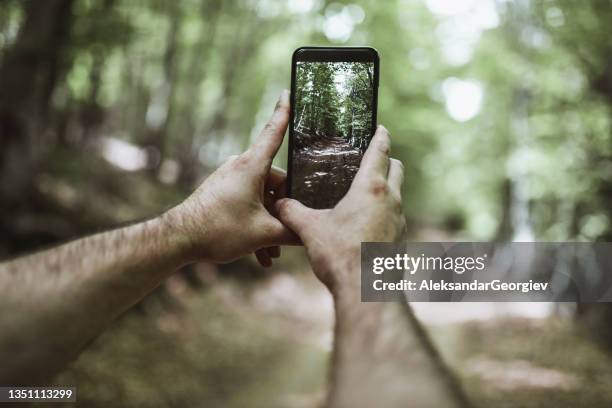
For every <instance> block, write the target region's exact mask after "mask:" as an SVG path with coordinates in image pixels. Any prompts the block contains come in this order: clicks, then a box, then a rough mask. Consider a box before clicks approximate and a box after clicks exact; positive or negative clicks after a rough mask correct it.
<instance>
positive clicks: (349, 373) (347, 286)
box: [277, 127, 467, 408]
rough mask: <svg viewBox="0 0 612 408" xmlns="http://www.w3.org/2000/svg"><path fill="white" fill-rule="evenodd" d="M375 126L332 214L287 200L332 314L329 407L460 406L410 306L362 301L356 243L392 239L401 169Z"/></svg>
mask: <svg viewBox="0 0 612 408" xmlns="http://www.w3.org/2000/svg"><path fill="white" fill-rule="evenodd" d="M389 145H390V140H389V135H388V133H387V131H386V130H385V129H384V128H382V127H379V129H378V130H377V132H376V135H375V136H374V138H373V139H372V143H371V145H370V147H369V149H368V151H367V152H366V154H365V155H364V158H363V161H362V164H361V168H360V170H359V173H358V174H357V176H356V177H355V180H354V181H353V184H352V185H351V189H350V190H349V192H348V193H347V195H346V197H345V198H344V199H342V201H341V202H340V203H338V205H337V206H336V207H335V208H334V209H331V210H313V209H310V208H306V207H304V206H303V205H301V204H300V203H299V202H297V201H294V200H290V199H284V200H281V201H279V202H278V203H277V207H278V209H279V215H280V217H281V220H283V222H285V224H287V225H288V226H289V227H290V228H291V229H292V230H293V231H295V233H296V234H298V235H299V236H300V238H301V239H302V241H303V242H304V245H305V246H306V249H307V251H308V255H309V258H310V260H311V263H312V266H313V271H314V272H315V274H316V275H317V277H318V278H319V279H320V280H321V281H322V282H323V283H324V284H326V285H327V287H328V288H329V289H330V291H331V293H332V295H333V297H334V301H335V310H336V327H335V342H334V352H333V364H332V373H331V374H332V387H331V392H330V395H329V400H328V402H329V405H330V406H331V407H373V406H380V407H436V408H446V407H461V406H465V405H467V404H466V402H465V398H464V397H463V395H462V393H461V390H460V388H459V386H458V385H457V383H456V382H454V381H453V379H452V377H451V375H450V373H449V371H448V370H447V369H446V368H445V367H444V365H443V364H442V361H441V360H440V358H439V356H438V354H437V353H436V351H435V349H434V348H433V346H432V344H431V343H430V342H429V340H428V339H427V336H426V334H425V332H424V331H423V329H422V327H421V326H420V325H419V323H418V322H417V320H416V319H415V318H414V315H413V314H412V311H411V310H410V308H409V305H406V304H399V303H362V302H361V298H360V296H361V292H360V277H359V270H360V244H361V242H375V241H378V242H389V241H395V240H397V239H398V238H399V237H400V235H401V233H402V231H403V229H404V227H405V224H404V217H403V215H402V212H401V208H402V205H401V194H400V188H401V184H402V179H403V167H402V165H401V163H400V162H399V161H397V160H393V159H389V156H388V151H389Z"/></svg>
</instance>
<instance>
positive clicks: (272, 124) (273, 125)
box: [263, 120, 277, 133]
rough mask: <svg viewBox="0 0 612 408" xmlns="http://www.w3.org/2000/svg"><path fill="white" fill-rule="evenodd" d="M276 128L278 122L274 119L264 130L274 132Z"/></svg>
mask: <svg viewBox="0 0 612 408" xmlns="http://www.w3.org/2000/svg"><path fill="white" fill-rule="evenodd" d="M276 128H277V126H276V123H275V122H274V121H273V120H269V121H268V123H266V124H265V126H264V128H263V131H264V133H274V132H275V131H276Z"/></svg>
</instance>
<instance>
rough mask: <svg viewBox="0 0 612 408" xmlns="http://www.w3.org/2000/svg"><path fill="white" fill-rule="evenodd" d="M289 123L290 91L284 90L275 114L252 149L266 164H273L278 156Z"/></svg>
mask: <svg viewBox="0 0 612 408" xmlns="http://www.w3.org/2000/svg"><path fill="white" fill-rule="evenodd" d="M288 123H289V91H287V90H286V89H285V90H283V92H282V93H281V95H280V97H279V98H278V102H277V103H276V107H275V108H274V113H272V116H271V117H270V119H269V120H268V123H266V125H265V126H264V128H263V130H262V131H261V133H260V134H259V137H258V138H257V140H256V141H255V143H253V146H252V147H251V149H252V150H253V151H254V152H255V153H256V154H258V155H260V157H261V158H262V159H264V160H265V161H266V162H269V163H271V162H272V159H273V158H274V156H275V155H276V152H277V151H278V149H279V148H280V146H281V144H282V143H283V137H284V135H285V131H286V130H287V124H288Z"/></svg>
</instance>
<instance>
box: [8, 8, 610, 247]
mask: <svg viewBox="0 0 612 408" xmlns="http://www.w3.org/2000/svg"><path fill="white" fill-rule="evenodd" d="M477 3H478V5H477V6H476V7H472V8H465V7H463V6H462V4H463V3H462V2H444V1H441V0H440V1H433V0H431V1H426V2H422V1H416V0H389V1H385V2H380V1H374V0H360V1H355V2H349V1H340V2H331V3H330V2H323V1H313V2H308V1H306V2H303V3H300V2H297V1H292V2H275V1H246V0H232V1H223V2H221V1H212V0H184V1H180V2H162V1H154V2H145V1H127V0H105V1H88V0H75V1H74V5H73V8H72V13H73V21H72V25H71V31H70V36H69V37H68V41H69V50H70V63H69V64H67V65H66V66H64V67H63V68H62V69H60V70H59V71H58V73H57V74H58V75H57V78H56V81H55V84H54V89H53V92H52V98H51V102H52V103H53V105H54V108H55V111H54V113H53V115H50V116H49V117H48V118H47V119H46V120H47V121H48V123H49V126H48V128H49V134H54V135H55V137H54V138H50V139H49V140H48V142H47V145H48V146H51V150H53V149H54V146H55V143H56V142H57V141H58V140H60V141H61V140H68V141H70V143H72V148H73V149H74V152H75V153H74V154H81V152H82V151H84V149H85V146H91V141H92V139H93V140H97V139H100V138H106V137H114V138H119V139H123V140H126V141H129V142H130V143H134V144H135V145H137V146H139V147H141V148H146V149H148V150H147V152H148V154H149V156H150V157H149V158H150V160H148V164H147V166H148V167H147V169H145V170H148V171H145V172H143V175H142V177H150V176H153V179H154V180H160V179H163V180H166V181H164V183H166V184H163V186H162V187H163V188H171V186H172V185H175V186H180V187H181V188H183V189H189V188H191V187H192V186H193V184H194V183H195V182H196V181H197V180H199V178H200V177H201V176H203V175H205V174H206V172H208V171H210V169H212V168H214V167H215V166H217V165H218V164H219V163H220V162H221V161H222V160H223V159H224V158H226V157H227V156H229V155H231V154H236V153H238V152H240V151H242V150H243V149H244V148H245V147H246V146H247V145H248V144H249V143H250V142H251V140H252V139H253V138H254V137H256V135H257V133H258V130H259V129H260V128H261V126H262V125H263V123H264V122H265V120H266V118H267V117H268V115H269V112H270V110H271V109H272V107H273V105H274V99H275V98H276V95H278V93H279V92H280V90H281V89H282V88H288V87H289V80H290V78H289V70H290V56H291V53H292V51H293V50H294V49H295V48H297V47H299V46H303V45H310V44H313V45H326V44H331V45H369V46H373V47H375V48H376V49H377V50H378V51H379V53H380V55H381V80H380V91H379V114H378V118H379V122H380V123H382V124H384V125H385V126H386V127H387V128H388V129H390V131H391V133H392V135H393V155H394V156H395V157H397V158H399V159H401V160H402V161H403V162H404V164H405V166H406V182H405V189H404V193H405V198H406V200H405V202H406V210H407V213H408V216H409V218H410V219H411V221H412V222H411V225H412V226H413V227H414V228H413V229H414V232H415V233H417V236H418V233H419V231H422V230H431V229H434V230H437V231H439V232H443V234H448V233H450V234H452V235H457V234H458V235H459V236H463V237H470V238H474V239H512V238H516V237H517V231H518V230H521V229H524V230H525V231H530V234H531V235H530V236H531V237H532V238H540V239H551V240H557V239H606V237H609V236H610V227H609V225H610V222H611V221H610V218H611V216H612V213H611V210H610V209H609V205H608V200H609V194H610V191H612V187H611V186H612V175H611V174H610V164H609V163H610V155H611V154H612V147H611V143H610V140H611V124H610V117H611V115H610V112H611V110H610V106H612V88H611V87H612V86H611V85H610V84H611V83H612V79H611V78H612V69H611V63H610V55H612V44H611V40H610V39H611V38H612V35H610V34H611V32H610V24H609V21H610V18H611V13H612V10H611V9H612V7H610V4H609V2H608V1H605V0H588V1H582V2H574V1H571V0H546V1H544V0H541V1H534V2H493V1H488V0H481V1H479V2H477ZM23 4H25V2H18V1H5V2H3V5H2V7H0V47H1V48H0V50H1V51H0V56H1V55H4V54H5V53H6V51H7V50H9V49H10V48H11V47H12V46H13V45H14V44H15V40H16V38H17V36H18V33H19V27H21V25H22V24H23V21H24V11H23V10H24V8H23ZM466 4H467V3H466ZM440 5H442V6H440ZM462 7H463V9H462ZM48 52H50V53H52V52H53V50H48ZM340 69H344V67H341V66H340V65H336V66H331V65H326V64H320V65H316V66H315V65H312V69H311V70H308V71H306V70H305V67H301V68H300V75H298V81H299V84H298V88H303V89H304V90H305V92H304V94H302V95H296V97H297V101H298V107H297V113H298V118H297V119H298V120H301V124H300V125H301V126H302V127H303V128H304V129H312V128H313V127H314V126H315V123H317V122H318V123H321V124H323V126H324V128H325V130H326V131H327V132H329V133H330V134H333V135H342V136H343V137H345V138H347V139H350V135H351V134H354V133H357V135H358V137H357V138H354V139H353V140H352V141H351V142H352V143H353V145H354V146H358V145H359V143H358V142H355V140H359V139H360V138H362V136H361V135H363V134H364V133H363V132H366V129H367V122H366V118H367V117H368V116H369V114H368V113H367V110H368V107H367V106H366V105H365V102H364V101H368V100H369V96H368V95H367V92H368V89H369V88H368V87H367V86H365V84H366V83H367V76H368V71H367V70H363V69H361V67H359V66H358V65H354V66H353V68H352V69H353V70H354V71H353V72H352V73H351V75H349V77H350V80H349V81H347V83H346V87H347V88H348V89H350V92H352V94H351V95H352V96H351V97H348V98H343V97H342V95H340V94H339V93H338V91H337V90H336V89H335V87H334V86H333V81H330V78H331V77H332V76H333V75H334V72H335V71H338V70H340ZM315 84H316V85H315ZM313 90H314V92H313ZM306 91H307V92H306ZM462 92H463V93H462ZM470 101H472V102H474V101H475V104H474V106H475V108H474V109H475V110H474V112H471V113H470V114H469V115H467V116H461V112H464V113H465V109H466V108H468V107H469V106H468V105H470ZM324 107H328V108H324ZM453 110H458V112H459V114H460V116H457V115H456V112H454V111H453ZM302 111H303V112H302ZM348 112H351V118H350V119H349V115H348ZM353 116H354V117H355V118H356V119H354V118H353ZM351 127H352V128H351ZM285 160H286V150H281V152H280V154H279V156H278V158H277V160H276V164H278V165H281V166H284V164H285ZM169 167H172V168H178V176H177V177H169V176H167V175H166V174H165V170H167V169H168V168H169ZM118 171H120V170H118ZM168 180H169V181H168ZM517 214H527V215H526V217H522V218H521V217H519V216H517Z"/></svg>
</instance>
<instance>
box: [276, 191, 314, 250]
mask: <svg viewBox="0 0 612 408" xmlns="http://www.w3.org/2000/svg"><path fill="white" fill-rule="evenodd" d="M276 211H277V214H278V218H279V219H280V220H281V222H282V223H283V224H285V225H286V226H287V227H289V228H290V229H291V230H292V231H293V232H295V233H296V234H297V235H299V236H300V238H302V241H303V240H304V234H307V232H308V231H307V230H308V228H309V226H311V225H312V221H313V218H314V217H315V216H316V214H317V211H316V210H313V209H312V208H308V207H306V206H305V205H304V204H302V203H300V202H299V201H297V200H293V199H291V198H283V199H280V200H278V201H277V202H276Z"/></svg>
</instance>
